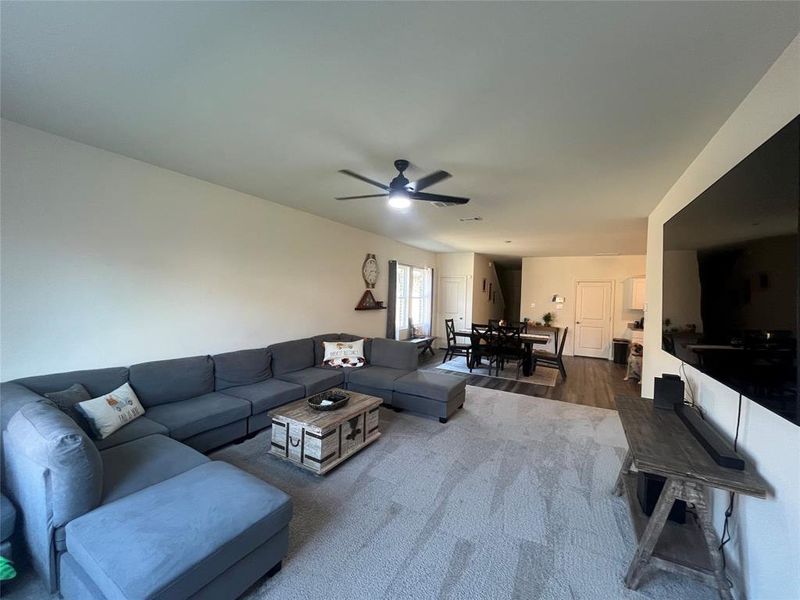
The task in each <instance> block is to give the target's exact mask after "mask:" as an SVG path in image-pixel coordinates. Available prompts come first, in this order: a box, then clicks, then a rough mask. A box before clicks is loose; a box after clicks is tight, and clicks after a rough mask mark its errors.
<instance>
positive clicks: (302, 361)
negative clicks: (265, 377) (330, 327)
mask: <svg viewBox="0 0 800 600" xmlns="http://www.w3.org/2000/svg"><path fill="white" fill-rule="evenodd" d="M269 351H270V352H271V353H272V373H273V375H274V376H278V375H283V374H284V373H291V372H292V371H299V370H300V369H305V368H307V367H313V366H314V340H312V339H311V338H303V339H301V340H291V341H289V342H280V343H278V344H272V345H271V346H270V347H269Z"/></svg>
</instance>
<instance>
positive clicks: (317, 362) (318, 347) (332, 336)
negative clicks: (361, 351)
mask: <svg viewBox="0 0 800 600" xmlns="http://www.w3.org/2000/svg"><path fill="white" fill-rule="evenodd" d="M311 339H312V341H313V342H314V366H315V367H321V366H322V361H323V359H324V358H325V349H324V348H323V347H322V342H339V341H342V334H341V333H323V334H322V335H315V336H314V337H312V338H311ZM347 341H350V340H347Z"/></svg>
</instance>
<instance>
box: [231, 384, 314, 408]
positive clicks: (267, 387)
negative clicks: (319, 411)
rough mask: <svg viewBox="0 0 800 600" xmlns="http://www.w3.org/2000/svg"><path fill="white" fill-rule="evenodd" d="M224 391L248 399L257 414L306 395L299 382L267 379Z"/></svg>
mask: <svg viewBox="0 0 800 600" xmlns="http://www.w3.org/2000/svg"><path fill="white" fill-rule="evenodd" d="M222 393H223V394H230V395H231V396H235V397H236V398H243V399H244V400H247V401H248V402H250V404H252V405H253V412H252V414H254V415H257V414H259V413H263V412H265V411H268V410H270V409H273V408H275V407H276V406H281V405H282V404H286V403H287V402H291V401H292V400H299V399H300V398H303V397H304V396H305V395H306V389H305V387H303V386H302V385H299V384H297V383H290V382H288V381H282V380H280V379H267V380H266V381H262V382H260V383H253V384H251V385H240V386H237V387H232V388H227V389H226V390H225V391H223V392H222Z"/></svg>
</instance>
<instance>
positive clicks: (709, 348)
mask: <svg viewBox="0 0 800 600" xmlns="http://www.w3.org/2000/svg"><path fill="white" fill-rule="evenodd" d="M799 220H800V116H798V117H796V118H795V119H793V120H792V121H791V122H790V123H789V124H787V125H786V126H785V127H783V128H782V129H781V130H780V131H778V132H777V133H776V134H775V135H773V136H772V137H771V138H770V139H768V140H767V141H766V142H764V143H763V144H762V145H761V146H760V147H759V148H757V149H756V150H755V151H753V152H752V153H751V154H750V155H749V156H747V157H746V158H745V159H744V160H742V161H741V162H740V163H739V164H737V165H736V166H735V167H734V168H733V169H731V170H730V171H729V172H728V173H726V174H725V175H723V176H722V177H721V178H720V179H719V180H718V181H717V182H715V183H714V184H713V185H712V186H711V187H709V188H708V189H707V190H705V191H704V192H703V193H702V194H700V196H698V197H697V198H696V199H695V200H694V201H692V202H691V203H690V204H688V205H687V206H686V207H685V208H684V209H683V210H681V211H680V212H679V213H677V214H676V215H674V216H673V217H672V218H671V219H670V220H669V221H667V222H666V223H664V255H663V256H664V265H663V292H662V308H663V312H662V315H663V319H664V321H663V323H662V327H663V337H662V348H663V349H664V350H665V351H667V352H669V353H671V354H673V355H675V356H676V357H677V358H679V359H680V360H682V361H683V362H685V363H687V364H690V365H692V366H694V367H695V368H697V369H698V370H700V371H702V372H703V373H706V374H707V375H709V376H710V377H712V378H714V379H716V380H717V381H719V382H721V383H723V384H725V385H726V386H728V387H730V388H732V389H733V390H735V391H737V392H740V393H741V394H742V395H744V396H745V397H746V398H749V399H751V400H753V401H755V402H758V403H759V404H761V405H762V406H764V407H766V408H767V409H769V410H771V411H773V412H774V413H775V414H777V415H780V416H781V417H783V418H785V419H787V420H789V421H790V422H792V423H794V424H795V425H800V414H799V412H800V411H798V408H800V397H798V389H797V381H798V362H797V355H798V323H800V312H798V306H799V304H798V296H799V295H800V278H799V277H798V264H799V263H800V245H799V244H798V221H799Z"/></svg>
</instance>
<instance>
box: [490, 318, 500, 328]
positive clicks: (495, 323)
mask: <svg viewBox="0 0 800 600" xmlns="http://www.w3.org/2000/svg"><path fill="white" fill-rule="evenodd" d="M489 327H494V328H495V329H497V328H498V327H500V319H489Z"/></svg>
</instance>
